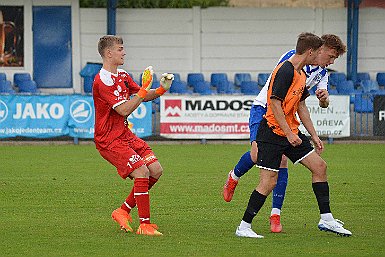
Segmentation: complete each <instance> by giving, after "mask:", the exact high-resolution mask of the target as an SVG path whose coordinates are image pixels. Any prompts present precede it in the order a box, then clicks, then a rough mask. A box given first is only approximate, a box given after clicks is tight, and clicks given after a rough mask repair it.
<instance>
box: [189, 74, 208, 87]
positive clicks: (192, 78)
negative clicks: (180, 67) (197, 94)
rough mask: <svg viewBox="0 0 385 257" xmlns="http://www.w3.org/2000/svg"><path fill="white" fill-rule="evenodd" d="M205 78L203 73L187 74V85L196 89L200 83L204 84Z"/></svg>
mask: <svg viewBox="0 0 385 257" xmlns="http://www.w3.org/2000/svg"><path fill="white" fill-rule="evenodd" d="M204 81H205V78H204V76H203V73H189V74H187V85H188V86H189V87H194V86H195V85H196V84H197V83H198V82H204Z"/></svg>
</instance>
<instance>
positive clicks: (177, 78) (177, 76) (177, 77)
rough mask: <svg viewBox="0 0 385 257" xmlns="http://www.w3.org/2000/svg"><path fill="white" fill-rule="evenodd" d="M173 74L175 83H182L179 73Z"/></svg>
mask: <svg viewBox="0 0 385 257" xmlns="http://www.w3.org/2000/svg"><path fill="white" fill-rule="evenodd" d="M171 73H172V72H171ZM172 74H174V82H180V81H181V79H180V74H179V73H172Z"/></svg>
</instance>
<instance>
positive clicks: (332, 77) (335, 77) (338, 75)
mask: <svg viewBox="0 0 385 257" xmlns="http://www.w3.org/2000/svg"><path fill="white" fill-rule="evenodd" d="M346 80H347V78H346V75H345V73H343V72H331V73H330V74H329V85H330V86H334V87H337V85H338V84H339V83H341V82H342V81H346Z"/></svg>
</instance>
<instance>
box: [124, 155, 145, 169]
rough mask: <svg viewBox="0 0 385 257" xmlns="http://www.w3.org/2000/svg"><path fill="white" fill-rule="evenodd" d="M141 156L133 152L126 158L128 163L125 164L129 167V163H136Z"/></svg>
mask: <svg viewBox="0 0 385 257" xmlns="http://www.w3.org/2000/svg"><path fill="white" fill-rule="evenodd" d="M141 159H142V158H141V157H140V156H139V155H137V154H134V155H132V156H131V157H130V159H128V163H127V166H130V167H131V164H135V163H137V162H138V161H140V160H141Z"/></svg>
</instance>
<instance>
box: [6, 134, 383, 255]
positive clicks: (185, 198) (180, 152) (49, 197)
mask: <svg viewBox="0 0 385 257" xmlns="http://www.w3.org/2000/svg"><path fill="white" fill-rule="evenodd" d="M150 144H151V142H150ZM152 147H153V149H154V151H155V153H156V155H157V156H158V158H159V160H160V162H161V164H162V165H163V168H164V175H163V176H162V178H161V179H160V181H159V183H158V184H157V185H156V186H155V187H154V188H153V189H152V190H151V191H150V192H151V219H152V222H153V223H157V224H158V225H159V227H160V229H159V230H160V231H161V232H163V233H164V236H163V237H145V236H138V235H136V234H131V233H123V232H122V231H120V230H119V228H118V225H117V224H116V223H114V222H113V221H112V220H111V217H110V215H111V212H112V210H113V209H115V208H117V207H118V206H120V205H121V203H122V201H123V200H124V199H125V197H126V196H127V195H128V193H129V191H130V189H131V187H132V181H130V180H127V181H124V180H122V179H120V177H119V176H118V175H117V173H116V171H115V169H114V167H113V166H111V165H110V164H109V163H107V162H106V161H105V160H103V159H102V158H101V157H100V156H99V153H98V152H97V151H96V149H95V147H94V146H93V145H44V146H43V145H36V146H31V145H25V146H16V145H15V146H9V145H1V146H0V199H1V208H0V239H1V240H0V256H349V257H351V256H385V216H384V214H385V213H384V211H385V202H384V189H385V145H384V144H351V145H350V144H334V145H326V150H325V152H324V153H323V155H322V156H323V157H324V159H325V160H326V161H327V162H328V174H329V185H330V190H331V208H332V212H333V215H334V216H335V217H336V218H338V219H341V220H343V221H344V222H345V227H346V228H347V229H349V230H351V231H352V233H353V236H352V237H350V238H346V237H340V236H337V235H334V234H331V233H326V232H321V231H319V230H318V229H317V223H318V220H319V213H318V207H317V204H316V200H315V197H314V195H313V192H312V188H311V178H310V173H309V172H308V171H307V170H306V169H304V168H303V167H302V166H301V165H295V166H293V165H290V167H289V184H288V191H287V195H286V199H285V204H284V208H283V211H282V223H283V229H284V232H283V233H281V234H272V233H270V232H269V224H268V217H269V214H270V207H271V197H268V200H267V201H266V203H265V205H264V206H263V208H262V209H261V211H260V213H259V214H258V216H257V217H256V218H255V219H254V222H253V229H254V230H255V231H257V233H259V234H262V235H264V236H265V238H264V239H249V238H237V237H236V236H235V235H234V232H235V228H236V226H237V225H238V224H239V222H240V220H241V218H242V216H243V212H244V210H245V207H246V204H247V201H248V199H249V196H250V193H251V192H252V190H253V189H254V188H255V186H256V185H257V183H258V170H257V168H253V170H252V171H250V172H249V173H248V174H247V175H245V176H244V177H243V178H242V179H241V181H240V183H239V185H238V188H237V190H236V192H235V195H234V198H233V201H232V202H230V203H226V202H224V201H223V199H222V195H221V191H222V186H223V184H224V182H225V179H226V176H227V172H228V171H229V170H230V169H231V168H232V167H233V166H234V165H235V163H236V162H237V161H238V159H239V157H240V156H241V154H242V153H243V152H244V151H246V150H248V149H249V146H248V144H247V143H245V144H244V145H231V144H223V145H217V144H207V145H200V144H196V145H162V144H154V145H152ZM132 213H133V218H134V226H135V227H137V226H138V217H137V211H136V209H135V210H134V211H133V212H132Z"/></svg>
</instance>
